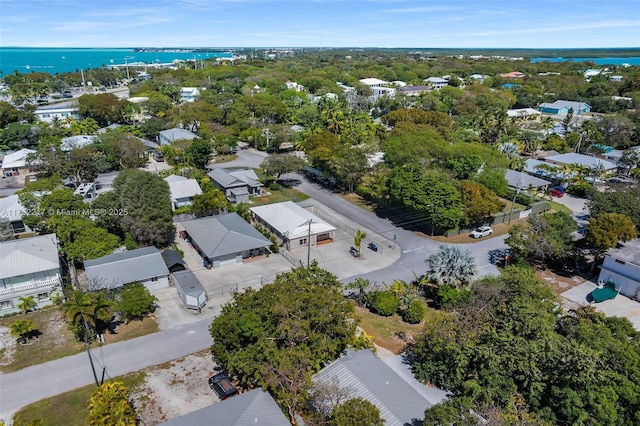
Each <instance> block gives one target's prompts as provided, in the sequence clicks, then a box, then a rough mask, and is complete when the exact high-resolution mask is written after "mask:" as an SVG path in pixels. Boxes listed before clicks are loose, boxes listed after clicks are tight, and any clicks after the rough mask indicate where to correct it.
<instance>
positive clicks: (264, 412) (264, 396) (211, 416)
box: [161, 388, 291, 426]
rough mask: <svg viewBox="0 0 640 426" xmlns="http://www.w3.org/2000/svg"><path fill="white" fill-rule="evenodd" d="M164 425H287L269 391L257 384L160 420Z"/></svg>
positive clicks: (287, 422)
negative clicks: (251, 388)
mask: <svg viewBox="0 0 640 426" xmlns="http://www.w3.org/2000/svg"><path fill="white" fill-rule="evenodd" d="M161 424H162V425H164V426H208V425H216V426H256V425H260V426H290V425H291V423H290V422H289V420H288V419H287V418H286V417H285V415H284V414H283V413H282V410H280V407H278V405H277V404H276V402H275V401H274V400H273V398H272V397H271V395H269V394H268V393H267V392H265V391H263V390H262V389H260V388H257V389H253V390H251V391H249V392H245V393H242V394H240V395H238V396H234V397H231V398H229V399H227V400H225V401H222V402H220V403H218V404H213V405H210V406H208V407H205V408H202V409H200V410H197V411H194V412H192V413H189V414H185V415H184V416H180V417H176V418H175V419H171V420H169V421H167V422H164V423H161Z"/></svg>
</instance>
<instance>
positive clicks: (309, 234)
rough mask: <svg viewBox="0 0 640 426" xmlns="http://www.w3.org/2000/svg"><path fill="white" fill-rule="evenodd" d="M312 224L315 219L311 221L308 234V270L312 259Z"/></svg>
mask: <svg viewBox="0 0 640 426" xmlns="http://www.w3.org/2000/svg"><path fill="white" fill-rule="evenodd" d="M311 222H313V219H309V232H308V233H307V268H309V259H310V258H311Z"/></svg>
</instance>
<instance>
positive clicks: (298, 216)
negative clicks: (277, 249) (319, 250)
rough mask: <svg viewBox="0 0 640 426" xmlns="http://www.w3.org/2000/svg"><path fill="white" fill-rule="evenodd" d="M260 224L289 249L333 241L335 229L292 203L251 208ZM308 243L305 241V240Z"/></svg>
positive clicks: (286, 202)
mask: <svg viewBox="0 0 640 426" xmlns="http://www.w3.org/2000/svg"><path fill="white" fill-rule="evenodd" d="M249 210H251V213H253V217H254V218H256V219H257V220H258V221H259V222H260V223H262V224H263V225H264V226H266V227H267V228H268V229H269V230H270V231H272V232H274V233H275V234H276V235H278V237H280V238H281V239H282V241H283V243H285V244H286V245H287V247H288V248H289V249H293V248H296V247H299V246H307V244H311V245H314V244H320V243H328V242H331V241H333V239H334V238H335V231H336V228H334V227H333V226H331V225H329V224H328V223H326V222H325V221H324V220H322V219H320V218H319V217H318V216H316V215H314V214H313V213H311V212H310V211H308V210H305V209H303V208H302V207H300V206H299V205H297V204H295V203H294V202H292V201H285V202H283V203H275V204H267V205H264V206H258V207H252V208H250V209H249ZM308 239H309V240H310V241H307V240H308Z"/></svg>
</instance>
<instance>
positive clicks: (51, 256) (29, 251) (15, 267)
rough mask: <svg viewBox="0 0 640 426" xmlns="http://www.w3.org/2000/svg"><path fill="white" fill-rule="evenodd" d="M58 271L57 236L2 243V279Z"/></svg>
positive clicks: (51, 235)
mask: <svg viewBox="0 0 640 426" xmlns="http://www.w3.org/2000/svg"><path fill="white" fill-rule="evenodd" d="M58 269H60V260H59V257H58V239H57V238H56V234H47V235H39V236H37V237H31V238H24V239H18V240H9V241H4V242H2V243H0V279H2V278H10V277H17V276H20V275H27V274H33V273H36V272H43V271H51V270H58Z"/></svg>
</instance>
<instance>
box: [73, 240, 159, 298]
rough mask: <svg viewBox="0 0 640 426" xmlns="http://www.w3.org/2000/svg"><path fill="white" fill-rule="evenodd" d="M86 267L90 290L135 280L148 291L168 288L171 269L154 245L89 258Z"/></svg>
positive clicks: (113, 286) (111, 287) (107, 287)
mask: <svg viewBox="0 0 640 426" xmlns="http://www.w3.org/2000/svg"><path fill="white" fill-rule="evenodd" d="M84 270H85V272H86V274H87V280H88V282H89V288H90V289H99V288H106V289H114V288H119V287H122V286H123V285H125V284H129V283H133V282H136V281H137V282H140V283H142V284H143V285H144V286H145V287H146V288H147V289H149V290H155V289H159V288H165V287H169V270H168V269H167V265H165V263H164V260H163V259H162V256H161V255H160V252H159V251H158V249H157V248H155V247H143V248H139V249H136V250H129V251H123V252H120V253H114V254H109V255H107V256H103V257H99V258H97V259H92V260H87V261H85V262H84Z"/></svg>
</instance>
